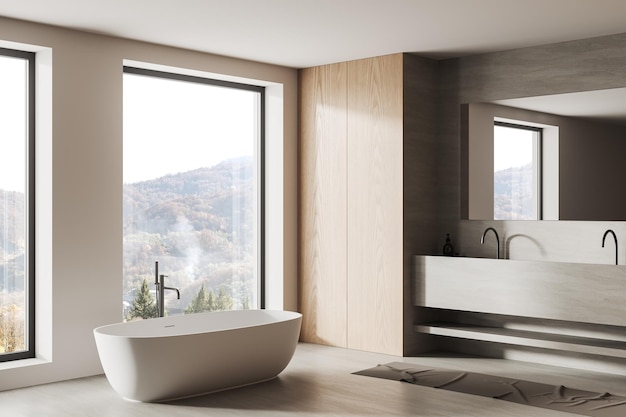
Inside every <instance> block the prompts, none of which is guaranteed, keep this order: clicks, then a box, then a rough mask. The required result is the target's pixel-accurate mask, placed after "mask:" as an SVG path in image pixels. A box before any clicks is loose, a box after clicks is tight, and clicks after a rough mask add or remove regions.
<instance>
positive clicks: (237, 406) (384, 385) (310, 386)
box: [0, 343, 626, 417]
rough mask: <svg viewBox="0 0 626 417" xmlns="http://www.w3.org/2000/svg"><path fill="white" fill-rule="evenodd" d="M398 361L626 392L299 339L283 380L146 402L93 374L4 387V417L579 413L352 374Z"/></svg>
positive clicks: (498, 364) (615, 384)
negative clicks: (165, 401)
mask: <svg viewBox="0 0 626 417" xmlns="http://www.w3.org/2000/svg"><path fill="white" fill-rule="evenodd" d="M398 361H399V362H409V363H414V364H420V365H427V366H437V367H442V368H450V369H457V370H464V371H469V372H480V373H487V374H492V375H499V376H506V377H511V378H519V379H523V380H528V381H536V382H543V383H548V384H562V385H566V386H568V387H571V388H578V389H583V390H589V391H596V392H604V391H609V392H611V393H613V394H616V395H626V376H619V375H609V374H598V373H591V372H585V371H578V370H573V369H568V368H558V367H550V366H545V365H535V364H530V363H524V362H515V361H507V360H503V359H484V358H459V357H448V356H446V355H438V356H437V357H418V358H399V357H395V356H388V355H380V354H374V353H368V352H361V351H354V350H349V349H341V348H334V347H328V346H319V345H313V344H305V343H302V344H300V345H298V348H297V350H296V353H295V355H294V358H293V360H292V362H291V363H290V364H289V366H288V367H287V369H285V371H284V372H283V373H282V374H281V375H280V376H279V377H278V378H276V379H274V380H272V381H269V382H265V383H261V384H257V385H253V386H249V387H245V388H239V389H235V390H230V391H224V392H219V393H215V394H211V395H205V396H202V397H195V398H191V399H187V400H181V401H178V402H174V403H168V404H146V403H134V402H130V401H126V400H124V399H122V398H121V397H119V396H118V395H117V393H115V392H114V391H113V389H112V388H111V387H110V386H109V384H108V382H107V380H106V378H105V377H104V376H95V377H89V378H82V379H77V380H70V381H64V382H59V383H54V384H48V385H41V386H36V387H30V388H23V389H18V390H12V391H4V392H0V416H3V417H4V416H7V417H8V416H10V417H21V416H37V417H42V416H45V417H61V416H62V417H71V416H76V417H78V416H80V417H87V416H98V417H107V416H111V417H113V416H115V417H121V416H133V417H142V416H145V417H156V416H183V417H184V416H189V417H192V416H209V415H210V416H293V415H298V416H324V417H328V416H428V417H434V416H448V417H449V416H459V417H461V416H462V417H472V416H475V417H491V416H493V417H508V416H511V417H513V416H519V417H528V416H533V417H544V416H545V417H550V416H553V417H564V416H568V415H571V416H573V415H574V414H569V413H563V412H559V411H552V410H546V409H541V408H535V407H529V406H525V405H519V404H514V403H509V402H506V401H501V400H495V399H490V398H483V397H477V396H472V395H468V394H462V393H455V392H450V391H444V390H437V389H433V388H428V387H421V386H416V385H411V384H407V383H402V382H397V381H389V380H383V379H378V378H371V377H365V376H357V375H352V374H351V373H352V372H355V371H359V370H362V369H366V368H371V367H373V366H376V365H378V364H382V363H388V362H398Z"/></svg>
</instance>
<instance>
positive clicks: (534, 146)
mask: <svg viewBox="0 0 626 417" xmlns="http://www.w3.org/2000/svg"><path fill="white" fill-rule="evenodd" d="M540 149H541V128H536V127H533V126H526V125H518V124H511V123H504V122H498V121H496V122H495V123H494V183H493V190H494V199H493V200H494V219H495V220H539V219H541V201H540V200H541V198H540V196H541V189H540V184H541V153H540Z"/></svg>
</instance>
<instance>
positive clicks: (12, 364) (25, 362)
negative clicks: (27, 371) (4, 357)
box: [0, 358, 52, 372]
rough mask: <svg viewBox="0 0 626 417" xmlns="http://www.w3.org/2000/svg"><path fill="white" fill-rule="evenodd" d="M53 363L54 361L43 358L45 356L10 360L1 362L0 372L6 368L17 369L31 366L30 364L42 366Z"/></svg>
mask: <svg viewBox="0 0 626 417" xmlns="http://www.w3.org/2000/svg"><path fill="white" fill-rule="evenodd" d="M50 363H52V361H49V360H47V359H43V358H31V359H18V360H15V361H9V362H1V363H0V372H2V371H5V370H9V369H17V368H26V367H30V366H40V365H47V364H50Z"/></svg>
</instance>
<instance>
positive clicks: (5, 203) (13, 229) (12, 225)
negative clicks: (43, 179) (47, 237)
mask: <svg viewBox="0 0 626 417" xmlns="http://www.w3.org/2000/svg"><path fill="white" fill-rule="evenodd" d="M0 210H1V211H2V216H0V353H5V352H14V351H20V350H23V349H24V260H25V259H24V253H25V244H26V240H25V236H24V193H20V192H15V191H3V190H0Z"/></svg>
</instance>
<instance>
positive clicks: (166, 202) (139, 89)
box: [123, 67, 264, 320]
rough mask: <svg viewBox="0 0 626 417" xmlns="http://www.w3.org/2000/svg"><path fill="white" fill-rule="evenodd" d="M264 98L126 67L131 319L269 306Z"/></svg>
mask: <svg viewBox="0 0 626 417" xmlns="http://www.w3.org/2000/svg"><path fill="white" fill-rule="evenodd" d="M263 95H264V90H263V88H262V87H257V86H251V85H246V84H236V83H230V82H222V81H217V80H211V79H205V78H198V77H191V76H184V75H177V74H171V73H163V72H157V71H151V70H143V69H138V68H131V67H126V68H125V69H124V145H123V152H124V175H123V178H124V186H123V187H124V207H123V228H124V229H123V239H124V244H123V248H124V249H123V250H124V267H123V276H124V277H123V279H124V294H123V314H124V319H125V320H136V319H145V318H150V317H155V316H157V315H158V307H159V306H158V305H157V304H158V303H157V300H158V298H159V297H158V294H157V293H156V292H155V288H156V286H155V281H156V278H157V276H158V278H159V281H160V282H161V283H162V284H161V285H163V284H164V285H165V286H166V287H169V289H166V290H165V299H164V303H163V310H164V314H165V315H178V314H191V313H197V312H203V311H216V310H231V309H254V308H263V295H262V288H263V276H262V270H263V265H262V262H263V248H262V241H263V224H262V221H261V219H262V218H263V214H262V209H263V202H262V201H263V189H262V175H263V166H262V160H263V158H262V152H263V134H262V132H263V126H262V124H263V101H264V100H263ZM157 263H158V273H157V272H156V269H157V268H156V266H157ZM161 275H162V277H161Z"/></svg>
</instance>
